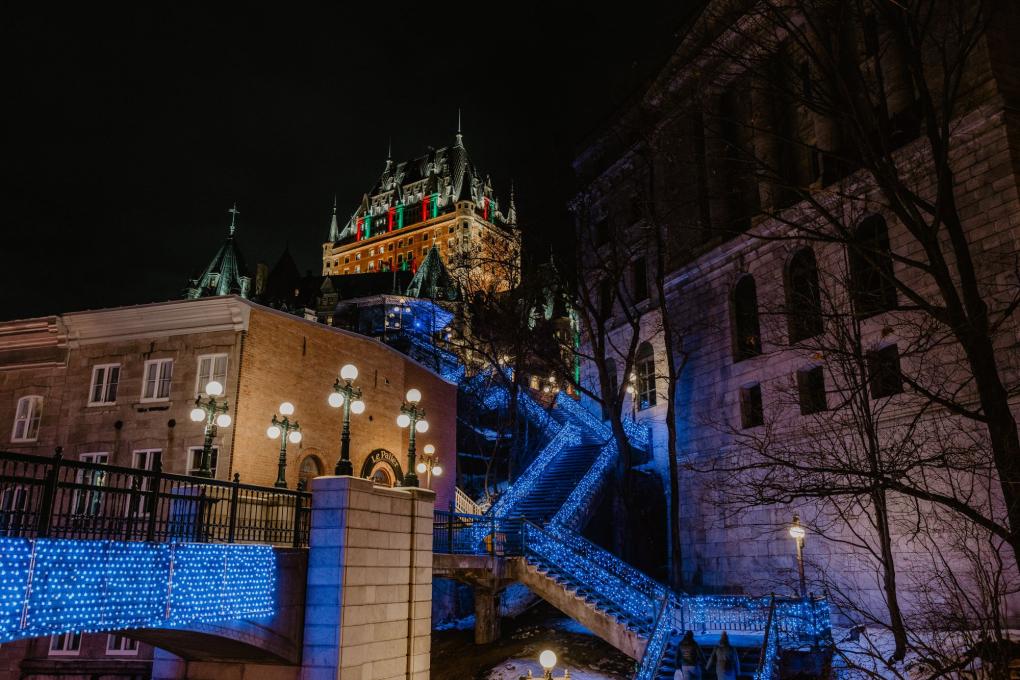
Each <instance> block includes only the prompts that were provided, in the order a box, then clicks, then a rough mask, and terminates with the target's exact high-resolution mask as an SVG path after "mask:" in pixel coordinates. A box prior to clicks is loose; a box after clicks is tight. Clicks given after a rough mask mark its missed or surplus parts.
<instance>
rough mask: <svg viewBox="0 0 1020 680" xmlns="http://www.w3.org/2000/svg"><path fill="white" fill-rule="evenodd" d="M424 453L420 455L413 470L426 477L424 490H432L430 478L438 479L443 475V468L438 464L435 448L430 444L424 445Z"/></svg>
mask: <svg viewBox="0 0 1020 680" xmlns="http://www.w3.org/2000/svg"><path fill="white" fill-rule="evenodd" d="M424 451H425V453H424V454H422V457H421V460H419V461H418V464H417V465H416V466H415V468H414V469H415V470H416V471H417V472H418V474H419V475H427V476H426V477H425V488H426V489H431V488H432V477H433V476H435V477H438V476H440V475H441V474H443V466H442V465H440V464H439V456H438V455H437V454H436V447H434V446H432V444H426V445H425V449H424Z"/></svg>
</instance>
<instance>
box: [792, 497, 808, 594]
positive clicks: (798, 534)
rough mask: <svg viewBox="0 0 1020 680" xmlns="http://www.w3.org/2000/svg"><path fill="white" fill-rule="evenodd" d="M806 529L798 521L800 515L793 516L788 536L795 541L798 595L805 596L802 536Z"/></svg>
mask: <svg viewBox="0 0 1020 680" xmlns="http://www.w3.org/2000/svg"><path fill="white" fill-rule="evenodd" d="M806 535H807V531H806V530H805V529H804V526H803V525H802V524H801V523H800V515H797V514H795V515H794V516H793V524H791V525H790V536H791V537H792V538H793V540H795V541H796V542H797V573H798V574H799V576H800V596H801V597H807V584H806V583H805V581H804V537H805V536H806Z"/></svg>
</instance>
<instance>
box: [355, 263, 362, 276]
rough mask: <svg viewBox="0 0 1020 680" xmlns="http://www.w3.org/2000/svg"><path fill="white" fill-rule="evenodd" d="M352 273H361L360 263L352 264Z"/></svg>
mask: <svg viewBox="0 0 1020 680" xmlns="http://www.w3.org/2000/svg"><path fill="white" fill-rule="evenodd" d="M354 273H355V274H360V273H361V265H360V264H356V265H354Z"/></svg>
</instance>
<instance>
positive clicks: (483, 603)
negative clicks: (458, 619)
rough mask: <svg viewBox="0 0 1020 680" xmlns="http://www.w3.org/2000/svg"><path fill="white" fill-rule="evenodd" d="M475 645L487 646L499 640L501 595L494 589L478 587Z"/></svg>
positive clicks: (476, 591)
mask: <svg viewBox="0 0 1020 680" xmlns="http://www.w3.org/2000/svg"><path fill="white" fill-rule="evenodd" d="M474 595H475V644H476V645H487V644H489V643H490V642H495V641H496V640H498V639H499V594H498V593H497V592H496V591H495V590H493V589H492V588H485V587H482V586H476V587H475V589H474Z"/></svg>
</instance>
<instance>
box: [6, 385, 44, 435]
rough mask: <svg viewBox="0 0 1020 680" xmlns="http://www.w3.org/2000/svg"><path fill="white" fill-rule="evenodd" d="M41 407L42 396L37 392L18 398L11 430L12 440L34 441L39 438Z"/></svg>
mask: <svg viewBox="0 0 1020 680" xmlns="http://www.w3.org/2000/svg"><path fill="white" fill-rule="evenodd" d="M42 407H43V398H42V397H41V396H39V395H38V394H31V395H29V396H27V397H22V398H21V399H18V407H17V409H15V411H14V429H13V430H12V431H11V441H12V442H34V441H35V440H36V439H38V438H39V420H40V419H41V418H42Z"/></svg>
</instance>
